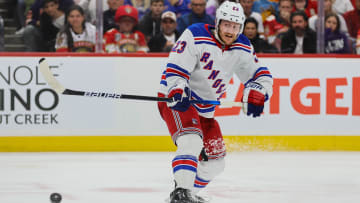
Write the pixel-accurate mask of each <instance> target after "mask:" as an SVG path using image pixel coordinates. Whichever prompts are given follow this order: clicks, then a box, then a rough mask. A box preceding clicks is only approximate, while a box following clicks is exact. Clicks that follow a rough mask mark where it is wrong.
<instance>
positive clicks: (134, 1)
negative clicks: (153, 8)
mask: <svg viewBox="0 0 360 203" xmlns="http://www.w3.org/2000/svg"><path fill="white" fill-rule="evenodd" d="M125 4H126V5H131V6H133V7H135V8H136V9H137V11H138V18H139V19H141V18H142V17H143V16H144V15H145V13H146V12H147V11H148V10H149V8H150V0H127V1H126V2H125Z"/></svg>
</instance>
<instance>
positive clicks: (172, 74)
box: [166, 73, 188, 81]
mask: <svg viewBox="0 0 360 203" xmlns="http://www.w3.org/2000/svg"><path fill="white" fill-rule="evenodd" d="M172 76H177V77H182V78H184V79H185V80H186V81H187V80H188V79H187V78H185V77H184V76H182V75H179V74H176V73H166V78H169V77H172Z"/></svg>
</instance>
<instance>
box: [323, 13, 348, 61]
mask: <svg viewBox="0 0 360 203" xmlns="http://www.w3.org/2000/svg"><path fill="white" fill-rule="evenodd" d="M348 43H349V42H348V38H347V37H346V35H345V34H344V33H342V32H341V31H340V20H339V17H338V16H337V14H336V13H330V14H328V15H327V16H326V17H325V53H336V54H346V53H350V49H349V45H348Z"/></svg>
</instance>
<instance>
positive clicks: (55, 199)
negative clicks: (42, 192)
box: [50, 193, 61, 203]
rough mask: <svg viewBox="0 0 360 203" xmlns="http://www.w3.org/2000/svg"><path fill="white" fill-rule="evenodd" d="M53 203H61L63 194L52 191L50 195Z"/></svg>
mask: <svg viewBox="0 0 360 203" xmlns="http://www.w3.org/2000/svg"><path fill="white" fill-rule="evenodd" d="M50 200H51V203H60V201H61V195H60V194H59V193H52V194H51V195H50Z"/></svg>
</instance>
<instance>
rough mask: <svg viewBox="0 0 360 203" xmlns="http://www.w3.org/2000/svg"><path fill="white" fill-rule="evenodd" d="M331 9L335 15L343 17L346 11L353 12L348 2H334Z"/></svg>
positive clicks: (344, 0)
mask: <svg viewBox="0 0 360 203" xmlns="http://www.w3.org/2000/svg"><path fill="white" fill-rule="evenodd" d="M332 9H333V11H334V12H336V13H337V14H340V15H343V14H344V13H346V12H348V11H352V10H354V7H353V5H352V3H351V1H350V0H335V2H334V4H333V5H332Z"/></svg>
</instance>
